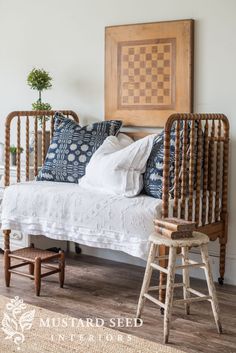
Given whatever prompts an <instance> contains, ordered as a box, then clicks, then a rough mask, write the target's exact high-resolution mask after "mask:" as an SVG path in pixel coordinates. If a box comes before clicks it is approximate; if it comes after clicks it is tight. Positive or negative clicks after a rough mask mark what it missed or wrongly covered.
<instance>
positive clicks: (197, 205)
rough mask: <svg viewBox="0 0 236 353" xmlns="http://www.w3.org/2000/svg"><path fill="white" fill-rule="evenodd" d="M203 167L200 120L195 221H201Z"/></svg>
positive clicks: (200, 126) (199, 125) (200, 124)
mask: <svg viewBox="0 0 236 353" xmlns="http://www.w3.org/2000/svg"><path fill="white" fill-rule="evenodd" d="M201 169H202V123H201V120H199V122H198V128H197V173H196V202H195V221H196V222H197V224H199V223H200V202H201Z"/></svg>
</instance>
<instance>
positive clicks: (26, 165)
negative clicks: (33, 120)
mask: <svg viewBox="0 0 236 353" xmlns="http://www.w3.org/2000/svg"><path fill="white" fill-rule="evenodd" d="M25 134H26V136H25V179H26V181H28V180H29V117H28V116H27V117H26V125H25Z"/></svg>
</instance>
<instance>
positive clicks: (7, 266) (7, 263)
mask: <svg viewBox="0 0 236 353" xmlns="http://www.w3.org/2000/svg"><path fill="white" fill-rule="evenodd" d="M9 254H10V250H9V249H6V250H5V251H4V270H5V283H6V287H9V286H10V280H11V272H9V269H10V267H11V258H10V257H9Z"/></svg>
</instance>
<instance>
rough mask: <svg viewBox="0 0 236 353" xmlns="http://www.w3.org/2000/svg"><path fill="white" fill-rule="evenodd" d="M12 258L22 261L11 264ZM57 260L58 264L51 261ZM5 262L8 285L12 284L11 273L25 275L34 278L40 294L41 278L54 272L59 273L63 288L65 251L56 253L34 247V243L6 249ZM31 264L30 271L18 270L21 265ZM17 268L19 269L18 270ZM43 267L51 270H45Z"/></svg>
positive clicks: (36, 288) (36, 291) (36, 289)
mask: <svg viewBox="0 0 236 353" xmlns="http://www.w3.org/2000/svg"><path fill="white" fill-rule="evenodd" d="M11 259H16V260H18V261H20V262H19V263H17V264H15V265H11ZM55 260H56V261H57V263H56V265H53V264H51V263H49V262H52V261H55ZM4 262H5V282H6V286H7V287H9V286H10V280H11V274H12V273H15V274H17V275H21V276H25V277H28V278H31V279H33V280H34V283H35V293H36V295H37V296H39V295H40V289H41V279H42V278H44V277H46V276H50V275H52V274H54V273H59V283H60V287H61V288H62V287H63V285H64V278H65V254H64V252H63V251H60V252H59V253H55V252H52V251H48V250H41V249H36V248H34V246H33V244H31V246H30V247H27V248H23V249H18V250H15V251H10V250H8V249H7V250H5V251H4ZM22 266H29V273H25V272H20V271H18V268H19V267H22ZM16 269H17V270H16ZM42 269H47V270H49V271H47V272H43V271H42Z"/></svg>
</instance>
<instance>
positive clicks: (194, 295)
mask: <svg viewBox="0 0 236 353" xmlns="http://www.w3.org/2000/svg"><path fill="white" fill-rule="evenodd" d="M149 241H150V244H151V246H150V251H149V256H148V260H147V265H146V270H145V275H144V279H143V285H142V289H141V293H140V297H139V303H138V308H137V318H141V314H142V310H143V307H144V303H145V300H146V299H148V300H150V301H152V302H153V303H155V304H157V305H159V306H160V307H161V309H162V312H164V315H165V316H164V343H167V342H168V338H169V329H170V321H171V311H172V305H173V303H183V304H185V309H186V314H190V303H192V302H199V301H203V300H207V301H209V302H210V303H211V306H212V311H213V315H214V318H215V323H216V326H217V329H218V332H219V333H221V332H222V327H221V323H220V319H219V307H218V302H217V297H216V291H215V286H214V283H213V278H212V274H211V268H210V263H209V256H208V247H207V244H208V242H209V238H208V236H206V235H205V234H203V233H200V232H193V236H192V237H191V238H182V239H170V238H167V237H165V236H163V235H160V234H158V233H152V234H151V235H150V237H149ZM163 245H164V246H166V247H168V248H169V255H164V256H160V255H159V247H161V246H163ZM193 246H198V247H200V251H201V258H202V261H201V262H196V261H193V260H191V259H190V258H189V248H190V247H193ZM178 248H181V253H178ZM177 257H179V258H181V260H182V264H180V265H179V264H176V259H177ZM163 260H168V267H167V268H165V267H163V266H161V263H162V262H163ZM190 268H202V269H204V271H205V276H206V281H207V286H208V291H209V295H205V294H204V293H201V292H199V291H197V290H195V289H193V288H191V287H190V279H189V269H190ZM153 270H158V271H160V272H161V273H165V274H166V275H167V283H166V285H160V286H150V282H151V277H152V272H153ZM176 270H182V271H183V283H175V272H176ZM176 287H183V299H178V300H175V301H174V300H173V294H174V288H176ZM163 289H166V297H165V302H162V301H160V300H158V299H157V297H156V296H154V295H153V292H155V291H160V290H163ZM150 292H151V293H152V294H150Z"/></svg>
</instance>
